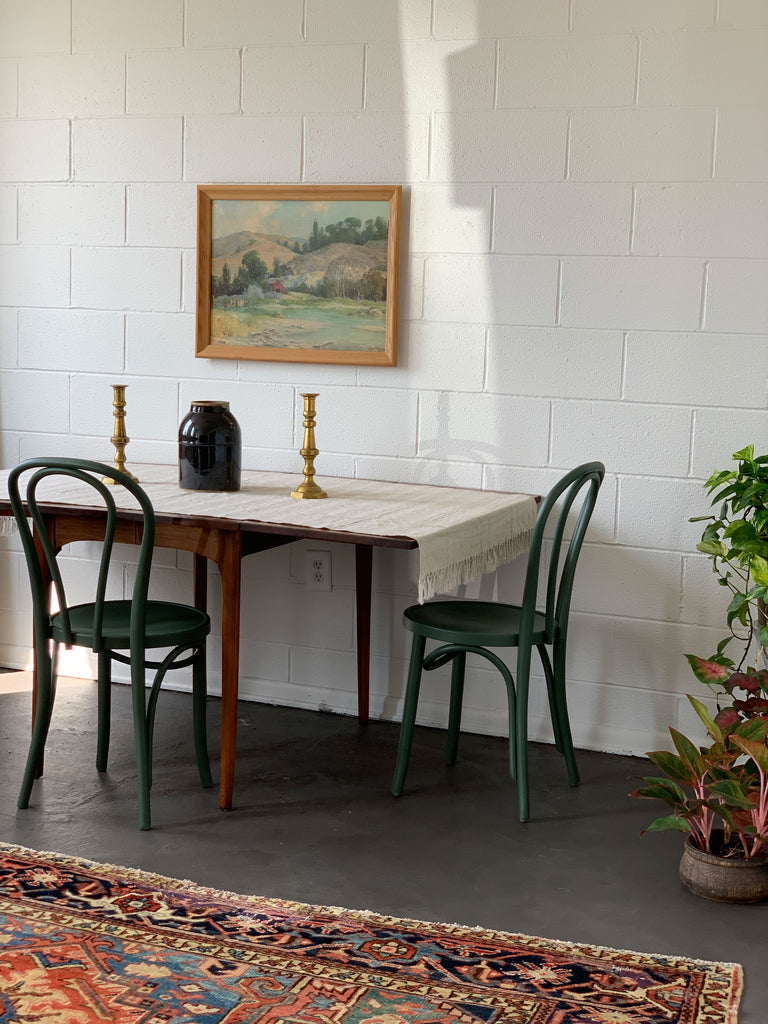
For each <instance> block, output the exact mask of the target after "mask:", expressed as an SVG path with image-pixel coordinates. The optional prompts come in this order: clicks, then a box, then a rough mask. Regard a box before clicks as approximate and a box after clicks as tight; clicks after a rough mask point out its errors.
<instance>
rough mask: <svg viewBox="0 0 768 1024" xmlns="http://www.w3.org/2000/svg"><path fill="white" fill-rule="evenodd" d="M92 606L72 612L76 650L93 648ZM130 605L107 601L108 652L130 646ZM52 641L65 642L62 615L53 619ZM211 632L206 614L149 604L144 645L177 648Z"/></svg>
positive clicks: (180, 606) (183, 607)
mask: <svg viewBox="0 0 768 1024" xmlns="http://www.w3.org/2000/svg"><path fill="white" fill-rule="evenodd" d="M93 609H94V606H93V604H79V605H75V606H74V607H73V608H70V609H69V621H70V624H71V627H72V633H73V635H74V644H75V646H77V647H90V648H91V649H93ZM130 625H131V602H130V601H107V602H105V604H104V620H103V625H102V635H103V638H104V647H105V648H106V649H108V650H116V651H121V650H127V649H128V648H129V647H130V646H131V641H130ZM51 627H52V633H53V639H54V640H56V641H57V642H59V643H63V642H64V630H63V628H62V624H61V614H60V613H57V614H56V615H54V616H52V619H51ZM210 631H211V620H210V618H209V616H208V615H207V614H206V613H205V612H201V611H199V610H198V609H197V608H192V607H190V606H189V605H185V604H174V603H173V602H170V601H147V625H146V631H145V634H144V635H145V640H144V645H145V647H147V648H158V647H176V646H177V645H180V644H194V643H197V642H199V641H201V640H204V639H205V637H206V636H208V634H209V633H210Z"/></svg>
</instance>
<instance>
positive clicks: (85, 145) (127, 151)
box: [72, 117, 182, 182]
mask: <svg viewBox="0 0 768 1024" xmlns="http://www.w3.org/2000/svg"><path fill="white" fill-rule="evenodd" d="M72 149H73V156H72V164H73V177H74V178H75V179H76V180H77V181H83V182H87V181H124V182H128V181H178V179H179V178H180V177H181V159H182V120H181V118H173V117H122V118H109V117H105V118H88V119H85V120H82V121H75V122H74V124H73V126H72Z"/></svg>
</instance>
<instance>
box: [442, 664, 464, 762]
mask: <svg viewBox="0 0 768 1024" xmlns="http://www.w3.org/2000/svg"><path fill="white" fill-rule="evenodd" d="M466 664H467V655H466V654H465V653H464V652H462V653H461V654H456V655H455V656H454V658H453V665H452V666H451V707H450V713H449V716H448V744H447V750H446V755H445V762H446V764H456V757H457V756H458V753H459V733H460V731H461V705H462V701H463V700H464V670H465V668H466Z"/></svg>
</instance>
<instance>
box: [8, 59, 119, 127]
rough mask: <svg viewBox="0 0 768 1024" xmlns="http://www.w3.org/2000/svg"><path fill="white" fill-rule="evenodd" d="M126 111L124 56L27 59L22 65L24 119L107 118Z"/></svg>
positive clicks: (21, 94)
mask: <svg viewBox="0 0 768 1024" xmlns="http://www.w3.org/2000/svg"><path fill="white" fill-rule="evenodd" d="M124 110H125V59H124V57H123V56H122V54H107V55H102V54H92V53H89V54H75V55H69V54H67V55H66V56H50V57H27V58H25V59H23V60H21V61H20V62H19V115H20V116H21V117H104V116H110V115H114V114H122V113H123V111H124Z"/></svg>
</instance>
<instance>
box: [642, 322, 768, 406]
mask: <svg viewBox="0 0 768 1024" xmlns="http://www.w3.org/2000/svg"><path fill="white" fill-rule="evenodd" d="M766 342H768V336H767V335H762V336H760V335H758V336H755V337H747V336H744V335H739V334H730V335H728V334H708V333H705V332H702V331H694V332H690V333H685V334H678V333H674V332H647V333H646V332H639V331H632V332H630V334H629V335H628V337H627V355H626V369H625V386H624V397H625V398H626V399H628V400H629V401H637V402H666V403H669V404H670V405H690V406H696V407H699V408H700V407H701V406H723V405H726V406H728V405H732V406H734V407H736V406H741V407H745V408H746V407H750V406H751V407H754V408H756V409H765V406H766V398H768V347H767V346H766ZM733 351H739V352H740V353H741V356H740V358H742V359H745V360H746V361H747V363H748V364H749V366H750V367H751V369H752V372H750V373H749V374H748V375H746V376H745V375H744V374H743V373H741V372H739V371H738V369H737V367H736V366H734V365H733V364H732V362H731V360H730V358H729V353H730V352H733ZM713 366H719V367H720V375H719V376H718V378H717V379H715V378H714V375H713V373H712V367H713Z"/></svg>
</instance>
